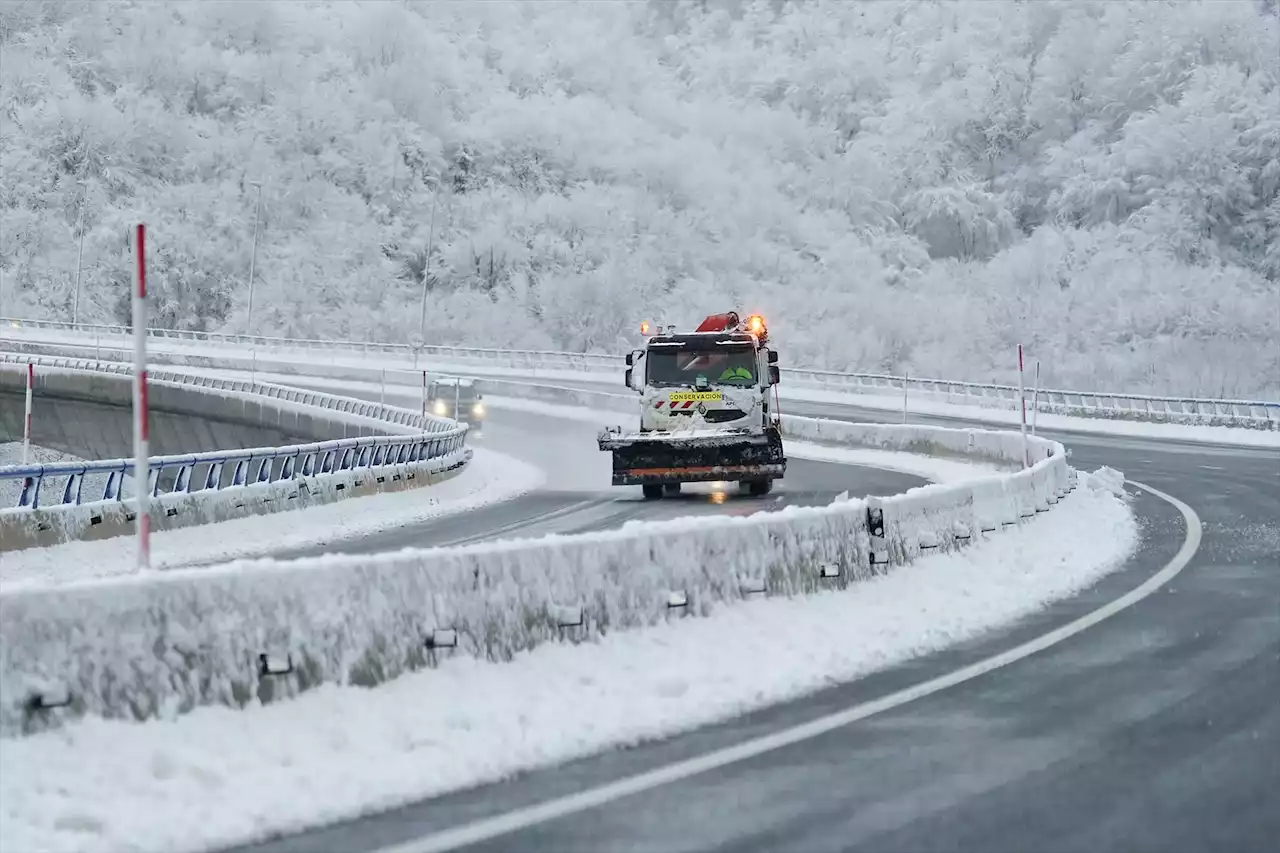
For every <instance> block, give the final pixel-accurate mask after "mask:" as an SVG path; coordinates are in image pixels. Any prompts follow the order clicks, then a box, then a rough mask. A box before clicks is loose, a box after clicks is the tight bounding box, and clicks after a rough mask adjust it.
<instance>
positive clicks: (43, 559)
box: [0, 448, 546, 588]
mask: <svg viewBox="0 0 1280 853" xmlns="http://www.w3.org/2000/svg"><path fill="white" fill-rule="evenodd" d="M474 453H475V455H474V456H473V457H472V460H471V462H470V464H469V465H468V466H467V469H466V470H465V471H463V472H462V473H461V474H459V475H458V476H456V477H454V478H452V479H449V480H446V481H444V482H442V483H438V484H436V485H433V486H429V487H427V488H423V489H409V490H406V491H403V492H387V493H383V494H378V495H368V496H366V497H361V498H355V499H353V500H349V501H342V502H340V503H333V504H328V505H325V506H317V507H310V508H308V509H301V510H293V511H290V512H287V513H277V514H272V515H261V516H252V517H249V518H239V519H235V520H234V521H223V522H218V523H215V524H207V525H201V526H198V527H187V528H182V529H179V530H166V531H161V532H158V533H154V534H152V537H151V565H152V568H155V569H176V568H181V567H183V566H199V565H209V564H212V563H218V562H226V561H229V560H234V559H241V558H251V557H260V556H265V555H269V554H271V553H273V552H276V551H280V550H285V549H289V548H298V547H306V546H312V545H323V544H326V543H330V542H338V541H343V540H349V539H353V538H357V537H363V536H371V535H374V534H377V533H379V532H381V531H384V530H390V529H394V528H397V527H401V526H404V525H409V524H416V523H420V522H423V521H427V520H429V519H432V518H437V517H441V516H445V515H452V514H456V513H461V512H466V511H468V510H472V509H476V508H478V507H481V506H485V505H488V504H492V503H497V502H499V501H504V500H510V499H511V498H514V497H516V496H518V495H520V494H523V493H525V492H529V491H532V490H533V489H535V488H537V487H538V486H539V485H541V483H542V482H543V479H544V478H545V476H546V475H545V474H544V473H543V472H542V471H540V470H538V469H537V468H535V467H534V466H532V465H529V464H527V463H524V462H521V461H520V460H518V459H515V458H513V457H510V456H506V455H504V454H501V453H497V452H495V451H492V450H487V449H484V448H474ZM136 547H137V546H136V545H135V543H134V540H133V537H131V536H122V537H117V538H114V539H106V540H101V541H96V542H94V541H88V542H85V541H81V542H68V543H66V544H64V545H55V546H52V547H49V548H30V549H26V550H23V551H13V552H8V553H0V584H4V585H5V586H6V587H7V588H12V587H13V585H15V584H18V583H21V582H39V583H49V582H52V583H64V582H69V581H78V580H85V579H87V578H94V577H106V576H110V575H118V574H128V573H131V572H134V571H136V569H135V565H136V564H135V557H134V552H135V548H136Z"/></svg>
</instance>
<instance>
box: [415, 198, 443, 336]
mask: <svg viewBox="0 0 1280 853" xmlns="http://www.w3.org/2000/svg"><path fill="white" fill-rule="evenodd" d="M439 193H440V187H439V185H438V184H437V186H436V189H435V191H433V192H432V193H431V227H430V230H429V231H428V232H427V262H426V264H425V265H424V266H423V268H422V316H421V318H420V319H419V321H418V337H419V338H420V339H421V340H423V341H425V340H426V339H427V282H428V281H429V280H430V278H431V253H432V252H433V251H435V242H436V201H437V200H438V198H439Z"/></svg>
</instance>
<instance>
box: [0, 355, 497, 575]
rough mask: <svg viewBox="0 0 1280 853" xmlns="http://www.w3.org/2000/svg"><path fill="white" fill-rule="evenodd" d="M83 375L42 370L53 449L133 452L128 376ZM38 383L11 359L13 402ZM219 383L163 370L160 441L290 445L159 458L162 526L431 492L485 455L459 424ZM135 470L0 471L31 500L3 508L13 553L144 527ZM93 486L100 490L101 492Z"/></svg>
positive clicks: (157, 511)
mask: <svg viewBox="0 0 1280 853" xmlns="http://www.w3.org/2000/svg"><path fill="white" fill-rule="evenodd" d="M24 361H25V359H24ZM64 361H65V360H64ZM76 367H77V368H79V369H76V368H67V367H49V366H48V365H47V364H42V365H41V367H40V369H39V371H38V373H37V386H38V387H37V394H38V398H39V400H40V401H41V405H42V406H47V407H48V408H49V409H50V410H52V417H48V416H46V417H45V418H42V423H44V422H46V421H47V422H48V424H49V426H48V430H47V432H46V435H45V437H44V440H45V441H47V442H48V443H49V444H51V445H54V446H57V445H62V446H63V447H65V448H68V449H69V448H70V446H71V445H72V444H74V443H76V442H77V441H78V440H83V441H84V442H85V445H86V446H87V447H90V448H91V449H92V448H101V449H106V450H107V451H108V452H109V451H110V450H113V449H114V450H116V451H117V452H119V450H120V449H123V448H124V447H125V446H127V435H128V423H129V405H130V399H131V397H130V395H131V389H130V379H129V376H128V374H127V372H123V371H119V370H113V371H111V372H103V371H99V370H93V369H89V368H90V365H88V364H81V365H77V366H76ZM112 367H114V366H112ZM24 381H25V366H20V365H17V364H12V363H10V364H4V363H0V397H6V398H10V397H13V396H14V395H15V394H18V393H20V391H16V390H15V389H20V388H21V387H22V383H23V382H24ZM210 384H211V383H209V381H208V380H201V379H193V378H191V377H187V376H183V375H177V374H166V373H165V372H159V373H158V374H157V375H156V378H155V379H153V381H152V382H151V394H150V396H151V404H152V408H153V410H154V411H156V412H158V413H159V418H160V419H161V420H162V422H163V423H164V424H165V425H166V426H167V428H163V429H160V430H158V431H157V437H158V439H159V440H158V442H157V444H159V445H160V446H161V447H162V448H163V447H165V446H166V445H167V446H168V447H169V448H170V449H173V448H176V447H178V446H181V445H182V444H183V443H184V442H195V443H197V446H198V444H199V443H204V444H205V445H208V444H209V443H211V442H216V441H217V435H218V432H219V430H217V429H211V428H210V424H217V425H221V426H222V427H224V428H225V429H224V430H222V434H223V435H224V436H225V435H227V434H228V433H229V434H231V435H234V436H242V437H243V436H248V437H250V438H251V439H256V438H261V437H266V438H269V439H275V440H285V441H288V442H289V443H288V444H284V445H281V446H270V447H258V448H252V447H251V448H248V449H245V448H242V447H235V448H231V449H220V450H210V451H206V452H199V453H187V454H175V455H169V456H165V457H158V458H156V457H153V459H152V471H151V480H150V488H151V491H152V495H153V500H152V504H151V512H150V516H151V524H152V529H153V530H169V529H175V528H179V527H189V526H194V525H199V524H208V523H212V522H217V521H226V520H229V519H233V518H242V517H245V516H249V515H260V514H264V513H270V512H279V511H284V510H289V509H295V508H304V507H308V506H317V505H321V504H326V503H332V502H334V501H338V500H343V499H346V498H352V497H360V496H363V495H369V494H375V493H379V492H386V491H401V490H404V489H410V488H420V487H424V486H429V485H432V484H435V483H439V482H441V481H443V480H445V479H448V478H450V477H453V476H455V475H457V474H458V473H460V472H461V471H462V470H463V469H464V468H465V466H466V465H467V463H468V462H469V461H470V459H471V453H472V451H471V450H470V449H469V448H467V447H466V446H465V442H466V435H467V428H466V427H465V426H464V425H460V424H456V423H454V422H453V421H449V420H445V419H442V418H432V417H429V416H428V417H426V418H424V417H423V416H422V415H420V414H418V413H416V412H410V411H407V410H404V409H397V408H395V407H388V406H380V405H378V404H370V403H367V402H365V401H360V400H353V399H351V398H346V397H339V396H336V395H331V394H321V393H314V392H301V391H297V390H296V389H286V388H283V387H281V386H276V385H269V384H266V383H251V382H222V383H212V385H213V387H210ZM77 406H84V407H86V408H85V410H84V411H87V412H89V413H90V415H91V417H89V420H88V422H87V423H78V424H76V423H73V422H72V421H69V420H68V418H69V417H70V418H72V420H74V418H75V416H74V414H68V413H74V412H75V411H76V410H77V409H76V407H77ZM4 408H5V410H6V412H8V411H9V410H11V409H12V408H13V407H11V406H7V405H6V406H5V407H4ZM18 411H19V412H21V407H19V408H18ZM183 424H186V425H188V426H187V427H185V428H184V427H183V426H182V425H183ZM5 428H6V432H8V431H9V426H8V424H7V423H6V425H5ZM19 434H20V433H19ZM37 443H39V441H37ZM153 446H155V445H154V444H153ZM132 475H133V467H132V460H131V459H127V458H118V459H114V460H102V461H94V462H86V463H60V464H55V465H30V466H16V467H10V468H7V469H0V478H6V479H14V480H17V481H19V483H20V484H21V486H20V493H21V495H22V498H21V501H22V503H23V504H24V505H20V506H17V507H5V508H0V552H4V551H14V550H20V549H23V548H30V547H38V546H45V545H54V544H58V543H61V542H68V541H72V540H77V539H90V540H92V539H105V538H109V537H113V536H119V535H122V534H126V533H129V532H131V530H132V527H133V523H134V520H135V513H134V512H133V511H132V510H131V502H130V501H127V500H125V499H124V498H125V497H126V496H127V493H128V492H127V490H126V489H125V488H123V483H124V480H125V478H131V477H132ZM93 478H97V480H98V481H100V482H94V483H92V485H91V486H88V487H87V486H86V484H87V483H88V482H89V481H90V480H91V479H93ZM86 498H87V500H85V499H86Z"/></svg>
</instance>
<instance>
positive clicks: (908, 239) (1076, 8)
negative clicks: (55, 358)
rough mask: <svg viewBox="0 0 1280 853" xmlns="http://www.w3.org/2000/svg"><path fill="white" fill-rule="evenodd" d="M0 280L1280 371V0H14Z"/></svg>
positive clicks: (210, 308) (577, 335) (104, 305)
mask: <svg viewBox="0 0 1280 853" xmlns="http://www.w3.org/2000/svg"><path fill="white" fill-rule="evenodd" d="M0 55H2V56H3V61H0V106H2V109H0V163H3V168H2V169H0V229H2V231H0V233H2V238H0V313H5V314H10V313H17V314H21V315H27V316H51V317H63V318H69V317H70V314H71V304H72V301H73V290H74V282H75V271H76V263H77V252H78V249H79V242H78V236H79V235H80V233H81V225H80V223H81V218H83V232H84V260H83V286H84V293H83V297H82V302H81V315H82V319H89V320H100V321H122V320H124V319H125V318H126V317H127V312H128V302H127V299H126V295H127V290H126V282H127V277H128V265H127V254H126V253H127V249H126V245H125V239H124V234H125V230H124V226H125V225H126V223H129V222H132V221H136V220H138V219H142V220H145V221H146V222H147V223H148V224H149V225H150V227H151V229H152V232H153V236H152V245H153V248H152V249H151V259H150V260H151V263H152V270H153V271H152V276H151V277H152V281H153V285H152V287H153V292H155V293H156V308H155V311H156V313H157V314H158V318H157V320H156V323H157V324H158V325H168V326H179V327H192V328H209V329H223V328H225V329H230V330H241V329H244V328H245V327H246V325H247V318H246V314H245V311H246V302H247V294H248V288H247V279H248V275H249V267H250V257H251V247H252V243H253V232H254V216H255V204H256V199H257V190H256V189H255V187H254V186H253V185H252V184H251V182H253V181H262V182H264V186H263V190H262V220H261V231H260V240H259V245H258V256H257V273H258V278H257V280H258V286H257V292H256V295H255V312H257V314H258V316H257V318H256V320H255V327H256V330H257V331H260V332H274V333H286V334H291V335H307V336H341V337H354V338H379V339H392V340H405V339H407V338H408V336H409V335H411V334H413V333H415V332H416V331H417V329H418V323H419V320H418V318H419V307H418V306H419V300H420V298H421V293H422V288H423V284H424V282H425V285H426V288H427V289H428V291H429V305H428V311H427V323H426V325H427V338H428V340H429V341H432V342H440V343H476V344H494V343H501V344H505V345H508V346H529V347H540V348H556V349H588V350H615V351H616V350H618V349H621V348H623V347H625V346H626V345H627V343H626V342H628V341H631V340H634V334H635V330H636V328H637V326H638V323H639V321H640V320H641V319H646V318H647V319H669V318H673V319H675V320H676V321H677V322H688V321H691V320H694V321H696V320H697V319H699V318H700V317H701V316H702V315H704V314H705V313H707V312H710V311H719V310H724V309H727V308H730V307H741V308H743V309H746V310H761V311H763V312H765V313H766V314H767V315H769V316H770V317H771V318H772V326H773V329H774V331H775V337H776V339H777V340H778V342H779V344H780V347H781V349H782V350H783V352H784V356H785V358H786V359H787V360H788V361H789V362H790V363H796V364H806V365H812V366H826V367H830V368H835V369H842V368H846V369H860V370H884V371H895V372H897V371H902V370H904V369H905V370H910V372H911V373H913V374H915V375H940V376H946V377H951V378H973V379H989V378H995V379H1000V380H1008V379H1009V378H1010V374H1009V369H1008V359H1009V352H1010V349H1011V347H1012V345H1013V344H1015V343H1016V342H1017V341H1019V340H1021V341H1023V342H1025V343H1026V344H1027V346H1028V348H1029V349H1028V351H1029V353H1030V354H1031V356H1032V357H1036V358H1040V359H1042V360H1043V361H1044V365H1045V374H1046V381H1048V382H1050V383H1053V384H1065V385H1084V386H1092V387H1104V386H1105V387H1109V388H1119V387H1126V388H1133V389H1135V390H1137V389H1149V390H1152V391H1157V392H1179V393H1188V394H1214V395H1219V394H1226V395H1232V396H1240V395H1255V394H1264V393H1270V394H1272V395H1274V394H1275V393H1277V392H1278V391H1280V379H1277V377H1280V88H1278V83H1280V24H1278V21H1277V4H1276V3H1275V2H1274V0H1204V2H1184V3H1165V2H1150V3H1147V2H1143V3H1124V2H1120V1H1119V0H1070V1H1069V2H1068V0H1036V2H1024V3H1013V2H994V0H980V2H971V3H962V4H953V3H939V2H928V3H926V2H897V0H886V1H885V2H876V3H851V2H840V1H839V0H827V2H801V3H795V4H788V5H785V6H784V5H783V4H781V3H777V2H745V3H744V2H727V1H726V0H706V2H684V1H683V0H682V1H681V2H661V3H658V2H653V3H648V4H646V3H641V2H636V3H622V2H586V3H558V2H549V0H539V2H536V3H534V2H520V3H514V4H503V3H499V2H483V3H443V2H425V0H408V2H394V3H393V2H365V3H355V2H349V3H328V2H306V3H302V2H299V3H289V2H271V3H247V2H240V0H223V2H216V1H215V0H201V2H159V0H156V2H150V0H149V2H128V0H66V2H57V0H48V2H36V0H22V2H5V3H3V4H0Z"/></svg>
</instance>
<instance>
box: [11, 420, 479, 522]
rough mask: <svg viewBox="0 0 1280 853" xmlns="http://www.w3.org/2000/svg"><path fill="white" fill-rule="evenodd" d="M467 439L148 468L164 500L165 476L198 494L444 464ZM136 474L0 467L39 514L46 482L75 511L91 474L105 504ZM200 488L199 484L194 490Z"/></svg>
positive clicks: (350, 443)
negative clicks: (54, 481)
mask: <svg viewBox="0 0 1280 853" xmlns="http://www.w3.org/2000/svg"><path fill="white" fill-rule="evenodd" d="M465 441H466V431H465V430H460V431H455V432H451V433H444V434H441V433H424V434H419V435H390V436H366V437H363V438H340V439H335V440H332V441H321V442H315V443H313V444H298V445H290V446H285V447H259V448H252V449H245V450H225V451H224V450H217V451H212V452H208V453H188V454H182V455H178V456H153V457H152V458H151V459H150V460H149V461H148V466H147V467H148V487H149V488H150V490H151V495H152V497H156V496H159V495H160V494H162V492H161V491H160V489H161V481H162V479H164V478H163V477H162V475H163V473H164V472H166V471H170V472H173V477H172V481H171V483H170V484H169V488H167V489H166V490H165V491H164V492H163V494H194V493H197V492H202V491H218V490H221V489H225V488H237V487H245V486H252V485H255V484H258V483H276V482H280V481H283V480H293V479H298V478H300V477H311V476H315V475H318V474H334V473H339V472H342V471H353V470H360V469H375V468H385V467H388V466H395V465H407V464H415V463H421V462H428V461H431V460H436V459H439V460H445V459H447V458H448V457H449V456H450V455H451V454H454V453H457V452H458V451H460V450H462V449H464V447H465ZM459 464H461V463H459ZM201 466H203V471H202V476H196V469H197V467H201ZM228 467H230V469H231V481H230V482H229V483H226V484H224V483H223V482H222V481H223V479H224V472H225V471H226V470H227V469H228ZM133 471H134V461H133V460H132V459H106V460H101V461H95V462H88V461H84V462H57V463H51V464H47V465H11V466H8V467H2V468H0V480H21V481H22V486H21V491H20V493H19V496H18V507H27V508H29V509H39V508H40V506H41V504H40V488H41V486H42V485H43V484H44V482H45V481H46V480H49V479H51V478H58V477H66V478H67V480H66V483H65V484H64V485H63V487H62V498H61V500H60V501H57V502H56V503H54V504H52V505H53V506H65V505H78V504H79V503H80V502H81V496H82V492H83V487H84V480H85V477H86V476H88V475H91V474H92V475H103V474H105V475H106V478H107V481H106V485H105V486H104V488H103V490H102V500H104V501H105V500H123V499H124V494H123V492H124V489H123V488H122V485H123V482H124V478H125V477H127V476H129V475H131V474H132V473H133ZM195 484H201V485H199V486H198V487H195V488H193V486H194V485H195Z"/></svg>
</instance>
